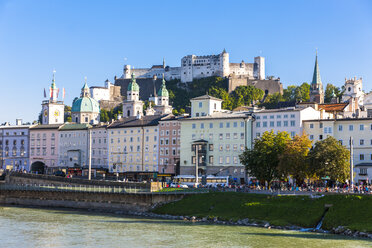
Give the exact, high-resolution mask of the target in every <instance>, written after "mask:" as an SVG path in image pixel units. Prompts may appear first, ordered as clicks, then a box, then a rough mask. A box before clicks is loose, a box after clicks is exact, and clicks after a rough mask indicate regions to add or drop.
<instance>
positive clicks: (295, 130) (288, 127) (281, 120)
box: [253, 107, 320, 138]
mask: <svg viewBox="0 0 372 248" xmlns="http://www.w3.org/2000/svg"><path fill="white" fill-rule="evenodd" d="M254 116H255V123H254V125H253V135H254V137H255V138H259V137H260V136H262V134H263V133H264V132H266V131H268V132H270V131H274V132H275V133H277V132H278V131H280V132H284V131H285V132H287V133H288V134H290V136H291V137H294V136H295V135H301V134H302V133H303V125H302V122H303V121H304V120H314V119H315V120H319V119H320V111H317V110H315V109H313V108H312V107H307V108H287V109H267V110H258V111H257V112H254Z"/></svg>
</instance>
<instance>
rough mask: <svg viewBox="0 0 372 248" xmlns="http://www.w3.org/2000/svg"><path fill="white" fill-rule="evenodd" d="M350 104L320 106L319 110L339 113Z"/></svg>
mask: <svg viewBox="0 0 372 248" xmlns="http://www.w3.org/2000/svg"><path fill="white" fill-rule="evenodd" d="M347 105H348V103H329V104H319V105H318V106H319V110H322V109H324V110H325V111H326V112H335V111H336V112H337V111H343V110H344V109H345V108H346V106H347Z"/></svg>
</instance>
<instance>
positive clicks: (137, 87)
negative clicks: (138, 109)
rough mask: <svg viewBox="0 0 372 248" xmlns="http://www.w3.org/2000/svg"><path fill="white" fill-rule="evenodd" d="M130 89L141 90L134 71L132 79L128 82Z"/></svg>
mask: <svg viewBox="0 0 372 248" xmlns="http://www.w3.org/2000/svg"><path fill="white" fill-rule="evenodd" d="M128 91H136V92H139V85H138V84H137V82H136V78H135V77H134V73H132V81H131V82H130V83H129V84H128Z"/></svg>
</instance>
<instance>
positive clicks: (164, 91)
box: [158, 74, 169, 97]
mask: <svg viewBox="0 0 372 248" xmlns="http://www.w3.org/2000/svg"><path fill="white" fill-rule="evenodd" d="M158 96H162V97H169V92H168V90H167V87H166V86H165V79H164V74H163V83H162V85H161V86H160V89H159V91H158Z"/></svg>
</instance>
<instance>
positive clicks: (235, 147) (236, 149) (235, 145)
mask: <svg viewBox="0 0 372 248" xmlns="http://www.w3.org/2000/svg"><path fill="white" fill-rule="evenodd" d="M233 150H234V151H235V152H236V151H238V145H237V144H234V145H233Z"/></svg>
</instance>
